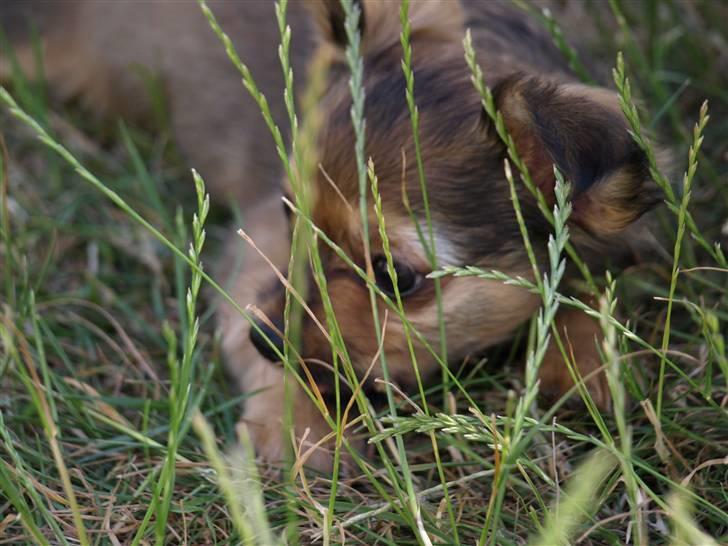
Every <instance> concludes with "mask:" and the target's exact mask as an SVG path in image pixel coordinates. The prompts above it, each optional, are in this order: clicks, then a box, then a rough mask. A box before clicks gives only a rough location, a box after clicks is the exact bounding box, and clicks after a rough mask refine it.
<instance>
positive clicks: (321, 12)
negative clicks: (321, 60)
mask: <svg viewBox="0 0 728 546" xmlns="http://www.w3.org/2000/svg"><path fill="white" fill-rule="evenodd" d="M362 4H363V2H362V0H352V8H353V9H355V10H359V33H360V35H363V34H364V28H365V24H366V22H365V16H364V7H363V5H362ZM306 5H307V7H308V10H309V11H310V12H311V15H312V16H313V19H314V21H315V22H316V25H317V27H318V30H319V33H320V35H321V37H322V38H323V39H324V41H326V42H328V43H330V44H333V45H335V46H336V47H338V48H341V49H343V48H345V47H346V45H347V44H348V43H349V40H348V38H347V36H346V26H345V22H346V15H345V13H344V8H343V7H342V5H341V0H313V1H311V2H307V4H306Z"/></svg>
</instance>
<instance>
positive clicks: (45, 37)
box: [0, 0, 312, 206]
mask: <svg viewBox="0 0 728 546" xmlns="http://www.w3.org/2000/svg"><path fill="white" fill-rule="evenodd" d="M210 7H211V9H212V10H213V12H214V13H215V14H216V16H217V17H218V18H219V20H220V21H221V24H222V26H223V29H224V30H225V31H226V33H228V34H229V35H230V37H231V38H232V40H233V42H234V44H235V47H236V48H237V50H238V52H239V53H240V56H241V58H242V59H243V60H244V61H245V63H246V64H247V65H248V66H249V68H250V70H251V72H252V73H253V75H254V77H255V80H256V82H257V83H258V85H259V87H260V88H261V90H262V91H263V93H264V94H265V95H266V97H267V98H268V101H269V103H270V106H271V110H272V112H273V116H274V118H275V120H276V122H277V123H278V124H279V125H280V126H282V128H283V130H284V132H285V128H286V125H287V124H286V118H285V116H284V115H283V114H284V105H283V95H282V89H283V80H282V76H281V69H280V66H279V61H278V56H277V45H278V43H279V41H280V38H279V32H278V27H277V24H276V19H275V13H274V4H273V2H267V1H266V2H228V1H220V2H215V1H212V2H210ZM288 19H289V22H290V24H291V26H292V27H293V28H295V29H305V27H306V25H308V24H309V22H308V18H307V17H305V16H304V14H303V9H302V7H301V5H300V3H299V2H293V3H292V5H291V8H290V9H289V14H288ZM0 25H2V28H4V29H7V30H6V34H7V35H8V36H9V37H10V41H11V44H12V45H13V49H14V52H15V55H16V57H17V59H18V60H19V61H20V65H21V66H22V67H23V68H24V70H26V71H27V72H28V73H30V74H33V73H34V70H33V68H34V67H33V64H34V60H33V43H32V36H33V35H34V34H36V33H35V32H33V29H34V30H35V31H37V34H36V35H37V36H39V37H40V42H41V43H42V45H43V52H44V59H43V61H44V67H43V69H44V77H45V78H46V79H47V81H48V86H49V88H50V89H52V91H53V93H54V95H56V96H59V97H61V98H70V97H74V98H79V99H81V100H82V101H83V102H84V103H85V104H87V105H88V106H89V107H90V108H91V109H92V110H94V111H100V112H105V113H112V114H121V115H123V116H125V117H133V118H135V119H137V120H138V119H143V118H144V116H146V115H148V114H149V112H150V106H151V104H150V100H149V97H150V93H149V89H148V82H149V76H152V77H157V78H158V81H159V83H161V85H162V88H163V90H164V92H165V97H166V99H167V108H168V109H169V110H170V120H171V124H172V130H173V132H174V134H175V138H176V142H177V144H178V146H179V147H180V149H181V151H182V153H183V154H184V156H185V157H186V159H187V161H188V163H189V164H190V165H191V166H194V167H196V168H197V169H198V170H200V172H201V173H202V174H203V175H204V176H205V177H206V179H207V181H208V185H209V186H210V190H211V192H212V194H213V196H215V197H217V198H219V199H224V198H227V197H231V198H233V199H235V200H236V201H237V202H238V203H240V204H241V205H243V206H245V204H246V203H247V202H250V201H257V200H258V199H260V198H261V197H262V196H263V195H264V194H266V193H268V192H269V191H271V190H273V189H274V188H275V185H276V183H277V181H278V178H279V172H280V165H279V160H278V158H277V156H276V154H275V150H274V148H273V144H272V140H271V139H270V138H269V137H268V136H267V128H266V127H265V125H264V123H263V120H262V117H261V115H260V112H259V111H258V108H257V106H256V105H255V104H254V102H253V101H252V99H251V98H250V97H249V96H248V93H247V92H246V91H245V90H244V89H243V87H242V85H241V79H240V75H239V74H238V72H237V71H236V69H235V68H234V67H233V66H232V64H231V63H230V61H229V60H228V58H227V56H226V54H225V51H224V49H223V47H222V45H221V44H220V42H219V40H218V39H217V37H216V36H215V35H214V34H213V32H212V30H211V29H210V28H209V25H208V23H207V21H206V19H205V18H204V16H203V15H202V13H201V10H200V7H199V5H198V4H197V2H195V1H194V0H179V1H175V2H174V3H170V2H166V1H163V0H152V1H147V2H134V1H132V0H113V1H112V0H66V1H64V2H54V1H49V0H5V1H4V2H2V4H0ZM309 37H310V33H309V32H305V31H304V32H300V31H299V32H296V34H295V37H294V41H293V45H292V57H293V59H292V61H293V64H294V69H295V71H296V74H297V76H298V78H301V77H303V74H304V70H303V67H304V59H305V57H306V56H307V54H308V52H309V51H310V49H311V47H312V44H311V40H310V38H309ZM10 68H11V63H10V62H9V59H8V57H7V56H3V58H2V59H0V78H2V79H6V78H7V76H8V73H9V71H10Z"/></svg>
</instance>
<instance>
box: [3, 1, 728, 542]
mask: <svg viewBox="0 0 728 546" xmlns="http://www.w3.org/2000/svg"><path fill="white" fill-rule="evenodd" d="M514 2H515V3H516V4H517V5H519V6H521V2H520V1H516V0H514ZM556 4H557V5H558V4H559V3H558V2H556ZM521 7H522V8H523V9H525V10H534V11H536V13H537V14H540V13H541V12H538V11H537V10H535V8H532V7H531V6H530V4H523V6H521ZM582 7H583V13H584V15H582V16H584V17H588V18H589V21H588V25H589V26H590V28H594V29H595V30H596V32H595V34H594V36H593V39H592V40H590V43H589V44H588V45H589V48H588V51H587V52H586V53H587V56H588V57H589V59H590V60H589V61H586V60H585V58H584V57H583V56H582V54H581V51H580V52H579V53H576V51H575V50H573V49H572V48H571V47H570V46H568V45H567V44H568V43H569V26H568V25H569V24H570V21H571V23H573V20H570V19H569V18H568V13H567V15H566V16H565V18H564V19H563V20H562V23H561V24H562V27H560V26H558V24H557V23H559V19H558V11H557V12H556V13H557V18H556V21H555V22H554V20H553V19H551V18H550V17H549V16H544V15H543V14H541V15H540V18H541V20H542V22H543V23H544V24H545V25H547V26H548V27H549V28H550V29H551V32H552V34H553V36H554V39H555V40H556V42H557V43H558V44H559V45H560V47H561V49H562V50H563V51H564V54H565V55H567V56H568V57H569V58H570V60H571V61H572V64H573V66H574V67H575V69H576V70H577V72H581V71H586V69H584V68H583V67H582V65H583V64H589V63H591V62H594V63H595V64H596V66H597V67H602V69H601V70H600V69H597V71H596V73H597V75H599V74H602V75H604V76H605V77H606V81H608V82H610V83H609V84H610V85H611V86H612V87H614V88H615V89H619V91H620V94H621V96H622V98H623V101H624V102H623V108H624V109H625V111H626V112H627V114H628V117H629V119H630V122H631V123H632V129H633V131H634V133H635V138H637V139H638V140H640V141H641V142H642V143H643V144H644V145H645V146H648V147H651V144H649V142H648V138H647V137H648V135H650V136H653V137H654V141H656V142H659V144H660V145H662V146H663V147H664V148H665V149H668V150H669V151H670V153H671V156H672V160H671V163H672V166H670V167H668V168H666V169H663V168H662V167H660V172H656V173H655V175H656V178H657V179H658V182H660V183H661V185H662V187H663V191H664V194H665V195H664V201H665V202H664V204H663V205H662V206H661V207H660V209H659V210H658V211H656V213H655V214H654V219H653V224H652V225H653V226H654V228H653V230H654V234H655V237H656V240H657V244H656V248H657V250H656V251H655V252H654V255H651V256H649V258H647V259H645V260H644V261H643V262H642V263H640V264H638V265H636V266H633V267H630V268H628V269H627V270H626V271H624V272H622V273H621V274H619V275H618V276H616V277H615V278H614V279H612V278H611V277H605V276H603V275H601V274H600V275H598V276H597V278H596V280H595V282H596V284H597V286H598V291H597V292H598V293H597V295H598V296H599V299H598V302H599V303H597V304H596V306H595V307H594V309H591V310H589V311H590V312H591V313H592V314H593V315H594V316H596V317H599V318H600V320H601V321H602V324H603V326H604V331H605V334H606V342H605V344H604V347H603V352H604V363H605V367H606V369H607V371H608V374H609V377H610V388H611V392H612V396H613V399H614V408H613V410H612V411H610V412H605V411H599V410H598V409H597V408H596V407H595V406H594V405H593V404H591V403H590V401H589V398H588V395H587V394H586V393H582V396H584V397H585V398H586V400H585V402H584V404H582V405H580V406H579V405H577V406H573V405H571V404H557V405H556V406H547V405H541V406H538V405H537V404H533V403H532V402H533V396H535V395H536V389H537V385H536V384H535V382H534V381H533V374H532V372H533V371H534V370H535V367H536V366H537V365H538V362H537V358H536V357H535V354H536V353H537V351H535V349H536V348H537V347H538V345H539V343H541V342H542V341H543V336H544V335H545V334H546V333H547V332H548V324H547V323H546V324H543V323H541V324H539V323H538V321H537V320H536V319H534V321H533V323H532V324H531V325H530V326H529V325H526V326H525V327H524V328H522V330H521V332H520V333H519V335H517V337H516V340H515V341H514V342H513V343H509V344H506V345H505V346H500V347H497V348H495V349H493V350H491V351H489V352H488V353H487V354H486V355H484V356H483V357H479V358H474V359H472V361H471V362H469V363H466V364H465V365H462V366H454V367H452V372H453V376H454V378H455V379H457V381H453V379H452V378H450V379H448V380H447V381H446V384H440V385H431V386H428V389H427V391H426V393H425V395H426V404H425V403H423V401H422V397H421V396H415V397H413V398H412V399H411V400H408V399H404V398H402V397H396V396H394V397H393V399H392V403H393V407H392V408H389V407H388V408H386V409H382V410H379V412H378V413H377V412H373V413H372V414H371V415H369V416H368V417H367V420H368V424H369V426H370V427H373V428H372V430H374V429H377V430H379V433H378V434H377V435H376V436H374V437H373V440H372V442H371V443H370V447H369V451H368V452H367V453H366V457H365V458H364V460H363V461H362V465H361V467H360V469H359V470H358V471H356V472H354V473H351V474H341V475H334V476H331V475H317V474H315V473H313V472H308V471H307V472H305V473H304V474H301V473H298V472H291V471H290V469H286V468H283V469H281V468H271V467H269V466H267V465H260V466H258V467H256V466H255V465H254V464H253V461H252V459H251V457H250V453H249V450H248V449H247V448H246V447H245V441H243V442H242V444H243V447H240V441H239V437H238V429H237V428H236V424H237V422H238V418H239V416H240V407H241V404H243V403H244V398H245V397H244V396H243V395H240V394H239V393H237V392H235V390H234V389H233V388H232V386H231V383H232V382H231V381H229V379H228V378H227V377H226V376H225V373H224V370H223V366H222V365H221V359H222V355H221V351H220V343H219V334H218V332H216V328H215V317H214V310H215V305H216V302H217V298H216V297H215V295H214V290H213V289H212V288H210V286H209V283H208V282H207V280H206V279H203V278H202V277H201V274H200V269H199V264H200V263H202V264H203V267H204V266H206V265H207V264H209V263H213V262H214V260H215V256H216V253H219V252H220V248H221V247H222V245H223V242H224V241H226V240H227V238H228V236H229V234H230V232H231V231H232V230H233V229H234V228H233V227H232V226H233V225H234V224H235V222H236V211H235V210H234V209H233V210H225V209H223V207H221V206H219V205H213V206H212V207H211V209H210V211H209V214H207V205H206V202H205V200H204V187H203V183H202V182H201V180H200V179H197V178H196V176H193V174H191V173H190V170H189V167H190V166H188V165H186V164H185V163H184V161H183V160H182V159H181V158H180V157H179V155H178V154H177V153H176V151H175V146H174V141H173V140H172V138H171V130H170V128H169V127H168V125H167V117H166V115H165V109H164V104H163V101H156V102H155V104H157V105H158V108H157V110H156V116H155V117H154V119H153V120H151V121H150V125H151V127H150V126H146V127H137V126H133V125H129V124H127V123H125V121H124V120H118V119H111V120H109V119H99V118H98V116H94V115H93V113H92V112H89V111H87V110H85V109H84V108H83V106H81V105H76V104H62V103H58V102H56V101H55V100H54V98H53V93H52V91H53V90H52V89H47V87H46V86H45V85H44V83H43V81H42V79H40V80H38V79H36V78H33V77H31V75H30V74H20V73H16V74H15V76H14V77H13V79H12V81H11V82H8V83H7V86H6V89H7V92H6V93H3V94H2V96H0V99H1V102H2V106H0V132H1V133H0V134H1V135H2V137H3V142H4V144H3V146H2V152H3V153H2V169H1V170H0V234H1V235H2V241H0V277H1V280H0V282H1V283H2V286H1V287H0V385H1V386H0V544H64V545H67V544H68V545H70V544H84V545H85V544H151V543H168V544H195V545H196V544H239V543H243V544H265V545H267V544H283V543H285V544H309V543H321V544H343V543H346V544H364V545H375V544H383V545H384V544H388V545H397V546H403V545H407V544H421V545H427V544H498V545H510V544H513V545H516V544H534V545H535V544H542V545H550V544H585V545H587V544H595V545H596V544H610V545H618V544H635V545H640V546H642V545H648V544H649V545H658V544H672V545H675V546H677V545H692V546H709V545H713V544H726V543H728V355H727V354H726V347H725V337H726V334H728V328H726V324H727V321H728V296H727V293H728V261H727V260H726V258H725V256H724V253H723V251H722V250H721V247H720V245H721V244H725V243H726V240H728V8H727V7H726V5H724V4H722V3H721V2H719V1H718V0H703V1H697V0H696V1H685V2H680V1H677V0H645V1H643V2H632V1H630V0H622V1H619V0H614V1H613V2H609V3H606V2H605V3H600V2H596V1H594V2H586V1H585V3H584V4H583V5H582ZM200 16H201V17H202V16H203V15H202V13H201V15H200ZM585 24H586V22H585ZM220 47H223V46H222V44H221V46H220ZM618 52H621V55H620V56H619V57H618ZM463 54H464V55H465V51H464V52H463ZM618 59H619V60H618ZM611 67H616V70H615V72H614V75H613V76H612V73H611V72H610V68H611ZM405 70H406V63H405ZM252 78H253V79H254V78H255V74H253V75H252ZM475 79H476V83H477V77H476V78H475ZM414 85H415V86H416V85H417V81H416V79H415V81H414ZM153 87H154V86H153V85H150V93H155V92H156V91H158V90H156V91H155V89H154V88H153ZM482 91H483V95H484V99H485V102H486V104H487V103H488V100H487V99H488V90H487V89H482ZM246 92H247V91H246V90H245V89H244V87H243V86H242V85H241V87H240V93H246ZM705 101H707V106H705V104H706V103H705ZM635 104H636V106H635ZM708 117H709V119H708ZM696 127H697V128H696ZM39 137H42V138H41V139H39ZM261 138H270V134H265V135H261ZM352 155H353V154H352ZM424 160H425V161H426V160H427V158H424ZM361 166H362V167H363V166H364V165H363V163H362V164H361ZM193 167H194V166H193ZM372 178H373V177H372ZM686 190H687V191H686ZM567 199H568V197H567V196H566V195H564V200H563V202H562V203H561V205H562V206H561V208H560V210H559V211H557V212H561V213H563V211H564V209H565V208H566V204H565V203H566V200H567ZM195 215H196V218H197V220H193V217H195ZM555 216H556V222H555V227H554V229H555V232H556V233H557V235H558V234H559V233H562V232H563V231H564V230H563V226H561V225H560V223H559V218H560V217H561V216H562V215H560V214H556V215H555ZM203 223H204V226H203V225H202V224H203ZM203 229H204V230H205V231H206V234H207V236H206V240H205V243H204V246H203V245H202V238H203V237H202V230H203ZM372 229H376V226H373V227H372ZM558 239H559V237H558V236H557V240H558ZM190 245H192V250H191V251H190V250H189V248H190ZM556 246H557V247H558V246H559V245H556ZM561 250H563V249H559V248H557V249H555V250H554V251H553V252H555V253H556V258H557V260H558V256H559V254H561V252H560V251H561ZM564 254H565V252H564ZM211 269H212V268H205V269H204V271H206V272H207V271H210V270H211ZM545 273H547V275H549V279H550V280H554V277H555V275H554V273H555V271H554V270H551V271H546V272H545ZM441 274H443V275H444V274H476V275H477V274H489V273H488V272H479V271H472V270H471V271H465V270H459V271H448V272H441ZM205 276H206V275H205ZM218 280H219V279H218ZM198 288H199V289H198ZM541 293H542V295H543V298H544V308H545V311H546V312H545V314H546V315H548V311H549V309H555V306H556V305H563V306H568V305H578V304H576V303H574V302H573V301H570V300H568V298H567V297H566V296H562V295H561V293H560V292H559V289H558V286H555V284H553V283H552V284H549V283H548V282H547V283H545V286H544V287H541ZM595 301H596V300H595ZM198 325H199V330H198ZM527 338H530V342H528V341H527ZM524 361H528V362H529V363H528V364H527V366H526V368H527V370H526V374H525V375H524V373H523V362H524ZM562 402H563V401H562ZM412 404H415V405H416V406H417V407H418V408H419V411H414V410H413V409H412ZM370 436H371V434H370ZM228 463H229V464H228Z"/></svg>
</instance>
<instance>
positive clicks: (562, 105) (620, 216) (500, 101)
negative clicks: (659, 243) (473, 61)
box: [494, 75, 660, 235]
mask: <svg viewBox="0 0 728 546" xmlns="http://www.w3.org/2000/svg"><path fill="white" fill-rule="evenodd" d="M494 97H495V101H496V105H497V107H498V109H499V110H500V112H501V114H502V116H503V121H504V122H505V126H506V129H507V130H508V132H509V134H510V135H511V137H512V138H513V141H514V144H515V146H516V149H517V150H518V153H519V155H520V156H521V158H522V159H523V161H524V162H525V164H526V166H527V167H528V170H529V173H530V175H531V178H532V179H533V181H534V183H535V184H536V185H538V186H539V188H540V189H541V191H542V192H543V193H544V194H545V195H546V196H547V198H552V197H553V190H554V185H555V176H554V172H553V166H554V165H555V166H556V167H558V169H559V170H560V171H561V173H563V175H564V177H565V178H566V179H567V180H568V181H569V182H570V183H571V185H572V188H573V194H572V204H573V207H574V208H573V213H572V217H571V219H572V221H574V222H576V223H577V224H578V225H580V226H581V227H583V228H585V229H586V230H588V231H590V232H592V233H594V234H605V235H606V234H610V233H615V232H618V231H621V230H622V229H624V228H626V227H627V226H628V225H629V224H631V223H632V222H634V221H635V220H637V219H638V218H639V217H640V216H641V215H642V214H644V213H645V212H647V211H648V210H649V209H650V208H652V207H653V206H654V205H655V204H657V203H658V202H659V200H660V192H659V191H658V188H657V186H656V184H655V183H654V182H653V181H652V179H651V176H650V171H649V165H648V162H647V158H646V156H645V154H644V152H642V150H641V149H640V148H639V146H637V144H636V143H635V141H634V140H633V139H632V136H631V135H630V134H629V131H628V126H627V121H626V119H625V117H624V115H623V114H622V112H621V110H620V108H619V102H618V99H617V96H616V94H614V93H613V92H611V91H609V90H607V89H603V88H594V87H588V86H585V85H579V84H555V83H550V82H544V81H541V80H539V79H537V78H532V77H523V76H518V75H517V76H512V77H510V78H508V79H507V80H505V81H504V82H502V83H501V84H500V85H498V86H497V87H496V88H495V89H494Z"/></svg>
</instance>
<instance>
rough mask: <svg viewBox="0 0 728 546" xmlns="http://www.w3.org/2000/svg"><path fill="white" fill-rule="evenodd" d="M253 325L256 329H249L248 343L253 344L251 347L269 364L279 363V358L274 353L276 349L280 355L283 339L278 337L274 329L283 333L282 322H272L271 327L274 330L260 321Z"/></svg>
mask: <svg viewBox="0 0 728 546" xmlns="http://www.w3.org/2000/svg"><path fill="white" fill-rule="evenodd" d="M255 324H256V325H257V326H258V328H255V327H253V326H251V327H250V341H252V342H253V345H255V348H256V349H258V352H259V353H260V354H261V355H262V356H264V357H265V358H267V359H268V360H270V361H271V362H279V361H280V357H279V356H278V354H277V353H276V349H277V350H278V351H279V352H280V353H281V354H282V353H283V339H282V338H281V336H280V335H278V333H277V332H276V329H278V331H279V332H283V323H282V321H279V320H274V321H273V325H274V326H275V328H272V327H271V326H269V325H268V324H265V323H264V322H261V321H256V322H255Z"/></svg>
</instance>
